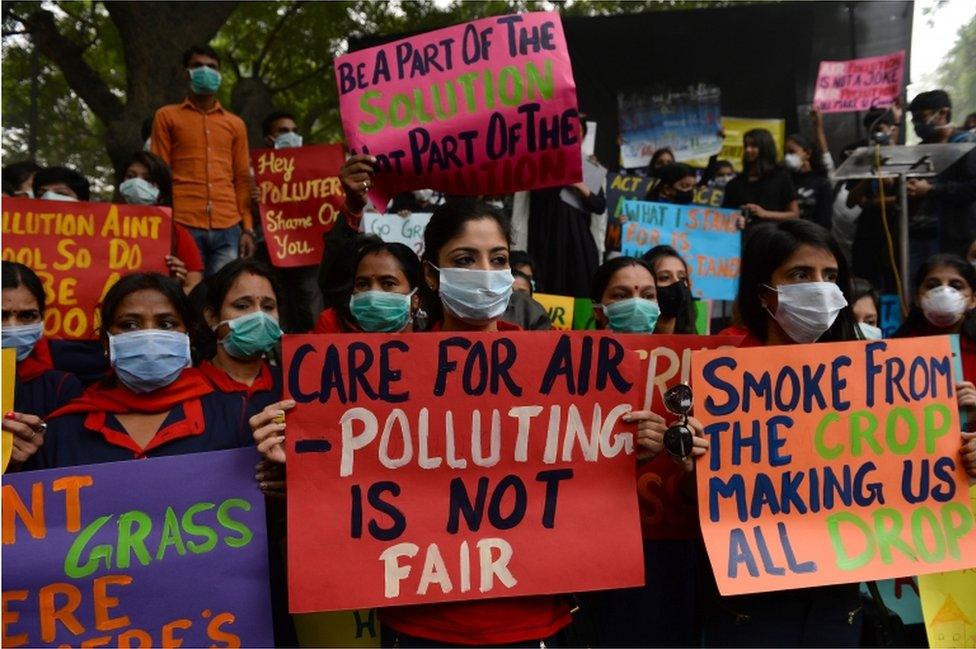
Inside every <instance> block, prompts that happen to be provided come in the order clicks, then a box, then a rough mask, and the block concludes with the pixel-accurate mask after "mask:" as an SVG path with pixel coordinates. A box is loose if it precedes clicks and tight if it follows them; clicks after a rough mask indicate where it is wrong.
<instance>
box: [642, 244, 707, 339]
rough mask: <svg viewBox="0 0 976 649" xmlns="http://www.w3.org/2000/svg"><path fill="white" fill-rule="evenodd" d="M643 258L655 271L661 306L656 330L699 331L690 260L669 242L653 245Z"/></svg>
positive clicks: (675, 331) (672, 332) (670, 332)
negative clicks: (690, 273) (692, 292)
mask: <svg viewBox="0 0 976 649" xmlns="http://www.w3.org/2000/svg"><path fill="white" fill-rule="evenodd" d="M642 258H643V260H644V261H645V262H647V265H648V266H650V267H651V271H652V272H653V273H654V282H655V284H656V286H657V303H658V306H660V308H661V317H660V318H658V321H657V326H655V327H654V333H658V334H697V333H698V330H697V329H696V328H695V320H696V317H695V303H694V301H693V300H692V297H691V281H690V279H689V275H688V263H687V262H686V261H685V260H684V258H683V257H682V256H681V255H680V254H678V251H677V250H675V249H674V248H672V247H671V246H666V245H661V246H654V247H653V248H651V249H650V250H648V251H647V252H645V253H644V255H643V256H642Z"/></svg>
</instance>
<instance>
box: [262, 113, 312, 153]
mask: <svg viewBox="0 0 976 649" xmlns="http://www.w3.org/2000/svg"><path fill="white" fill-rule="evenodd" d="M261 136H262V137H264V145H265V146H266V147H268V148H269V149H291V148H294V147H300V146H301V145H302V136H301V134H299V132H298V122H296V121H295V116H294V115H292V114H291V113H289V112H287V111H283V110H279V111H275V112H273V113H271V114H270V115H268V116H267V117H265V118H264V119H263V120H261Z"/></svg>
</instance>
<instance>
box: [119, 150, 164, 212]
mask: <svg viewBox="0 0 976 649" xmlns="http://www.w3.org/2000/svg"><path fill="white" fill-rule="evenodd" d="M136 162H138V163H139V164H141V165H142V166H144V167H145V168H146V169H148V170H149V182H151V183H153V184H154V185H156V187H158V188H159V198H158V199H157V200H156V204H157V205H164V206H166V207H172V205H173V173H172V172H171V171H170V168H169V165H168V164H166V161H165V160H163V159H162V158H160V157H159V156H158V155H156V154H154V153H150V152H149V151H136V152H135V153H133V154H132V157H131V158H129V161H128V162H126V163H125V170H126V171H128V170H129V167H131V166H132V165H133V163H136Z"/></svg>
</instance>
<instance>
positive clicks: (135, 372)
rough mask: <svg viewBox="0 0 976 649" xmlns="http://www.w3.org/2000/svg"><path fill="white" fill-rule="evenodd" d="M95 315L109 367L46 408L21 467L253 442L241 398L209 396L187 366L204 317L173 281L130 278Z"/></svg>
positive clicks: (47, 466) (207, 386) (210, 390)
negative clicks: (34, 445) (36, 441)
mask: <svg viewBox="0 0 976 649" xmlns="http://www.w3.org/2000/svg"><path fill="white" fill-rule="evenodd" d="M100 315H101V322H102V330H101V343H102V347H103V349H104V353H105V354H106V356H107V357H108V359H109V362H110V364H111V367H112V371H111V373H110V374H109V375H108V376H107V377H106V378H105V379H103V380H102V381H100V382H98V383H96V384H94V385H91V386H89V387H88V388H87V389H86V390H85V391H84V393H82V395H81V396H80V397H78V398H76V399H74V400H73V401H71V402H69V403H68V404H67V405H65V406H63V407H61V408H59V409H58V410H56V411H54V412H53V413H51V415H50V417H49V419H48V420H47V424H48V428H47V432H46V433H45V435H44V444H43V445H42V446H41V447H40V449H39V450H38V451H37V453H35V454H34V456H33V457H31V458H30V459H29V460H28V461H27V462H26V463H25V464H24V469H50V468H57V467H66V466H76V465H79V464H94V463H99V462H114V461H119V460H132V459H138V458H146V457H157V456H164V455H181V454H184V453H198V452H203V451H216V450H221V449H229V448H238V447H243V446H249V445H251V443H252V441H251V436H250V431H248V430H247V422H246V418H245V417H244V412H243V409H242V408H241V401H240V398H238V397H233V396H230V397H229V396H227V395H224V394H221V393H219V392H215V391H214V389H213V388H212V387H211V385H210V383H208V382H207V379H206V378H205V377H204V376H203V374H201V373H200V371H199V370H196V369H194V368H193V367H191V365H192V362H193V350H194V349H196V348H197V347H198V345H199V341H200V335H201V333H202V330H201V326H202V323H200V321H199V319H198V317H197V316H196V314H195V312H194V311H193V309H192V308H191V306H190V303H189V300H188V299H187V296H186V294H185V293H184V292H183V290H182V289H181V288H180V286H179V285H178V284H177V283H176V282H175V281H173V280H172V279H170V278H168V277H164V276H162V275H158V274H156V273H133V274H130V275H126V276H124V277H123V278H122V279H120V280H119V281H118V282H117V283H116V284H115V285H114V286H112V288H111V289H109V291H108V293H106V295H105V298H104V300H103V301H102V307H101V314H100Z"/></svg>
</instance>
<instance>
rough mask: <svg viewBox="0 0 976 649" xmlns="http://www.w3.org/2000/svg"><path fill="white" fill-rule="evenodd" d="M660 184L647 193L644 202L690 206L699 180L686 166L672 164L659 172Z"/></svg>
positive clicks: (678, 163)
mask: <svg viewBox="0 0 976 649" xmlns="http://www.w3.org/2000/svg"><path fill="white" fill-rule="evenodd" d="M657 178H658V182H657V183H656V184H655V185H654V186H653V187H651V188H650V189H649V190H648V191H647V196H646V197H645V199H644V200H648V201H654V202H656V203H678V204H679V205H688V204H689V203H691V199H692V198H693V197H694V193H695V185H696V184H697V183H698V178H697V177H696V176H695V171H694V170H693V169H692V168H691V167H689V166H688V165H686V164H681V163H680V162H672V163H671V164H669V165H665V166H663V167H661V168H660V169H658V170H657Z"/></svg>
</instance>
